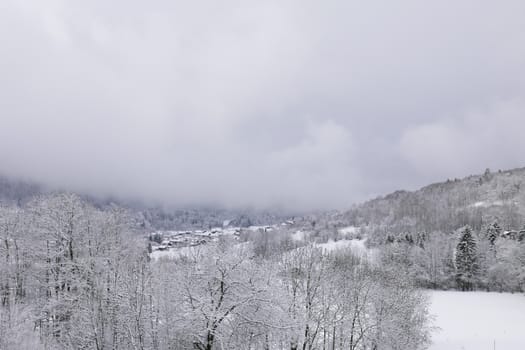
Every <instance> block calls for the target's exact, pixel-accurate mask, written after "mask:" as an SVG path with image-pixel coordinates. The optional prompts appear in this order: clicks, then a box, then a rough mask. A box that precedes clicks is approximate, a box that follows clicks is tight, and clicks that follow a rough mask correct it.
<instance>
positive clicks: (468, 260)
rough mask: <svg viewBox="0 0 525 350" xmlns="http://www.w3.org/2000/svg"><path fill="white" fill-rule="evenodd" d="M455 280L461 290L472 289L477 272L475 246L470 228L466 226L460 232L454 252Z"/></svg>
mask: <svg viewBox="0 0 525 350" xmlns="http://www.w3.org/2000/svg"><path fill="white" fill-rule="evenodd" d="M454 262H455V266H456V281H457V283H458V286H459V287H460V288H461V290H463V291H465V290H467V291H468V290H472V289H473V286H474V281H475V278H476V275H477V272H478V261H477V246H476V240H475V239H474V236H473V235H472V229H471V228H470V227H469V226H467V227H465V228H464V229H463V231H462V232H461V237H460V239H459V243H458V245H457V246H456V254H455V259H454Z"/></svg>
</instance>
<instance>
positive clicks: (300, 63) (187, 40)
mask: <svg viewBox="0 0 525 350" xmlns="http://www.w3.org/2000/svg"><path fill="white" fill-rule="evenodd" d="M524 11H525V3H524V2H523V1H511V0H503V1H499V2H489V1H481V2H480V1H470V0H462V1H449V0H444V1H443V0H442V1H425V2H418V1H405V0H403V1H396V2H391V1H373V2H367V3H366V4H365V3H362V2H357V1H328V2H318V1H297V0H279V1H274V0H269V1H264V2H255V1H243V2H238V1H220V2H216V1H208V0H202V1H192V2H176V1H164V0H154V1H150V2H148V3H147V5H146V4H145V3H143V2H139V1H122V0H116V1H111V2H108V1H101V0H92V1H89V2H82V3H79V2H74V3H73V2H68V1H60V0H54V1H46V2H41V1H24V2H20V1H14V0H4V1H2V2H1V4H0V43H1V45H0V76H1V77H2V78H1V79H0V173H2V174H5V175H7V176H10V177H15V178H23V179H29V180H36V181H38V182H42V183H45V184H48V185H51V186H59V187H66V188H70V189H72V190H76V191H84V192H89V193H96V194H103V195H107V194H111V195H115V196H124V197H133V198H145V199H146V200H151V201H158V202H163V203H167V204H172V205H180V206H185V205H224V206H231V207H241V206H250V207H258V208H267V207H276V206H279V207H284V208H294V209H305V210H306V209H320V208H323V209H330V208H344V207H349V206H350V204H351V203H354V202H357V201H361V200H364V199H368V198H371V197H373V196H375V195H377V194H381V193H387V192H389V191H393V190H396V189H399V188H406V189H415V188H418V187H420V186H422V185H424V184H427V183H431V182H434V181H438V180H442V179H446V178H449V177H450V178H453V177H462V176H465V175H468V174H471V173H481V172H483V170H484V169H485V168H487V167H490V168H491V169H493V170H497V169H500V168H501V169H505V168H514V167H518V166H523V165H524V164H525V154H524V153H523V152H521V151H522V150H523V149H524V148H525V138H524V137H523V136H522V130H524V129H525V46H524V45H523V42H525V22H524V21H523V13H525V12H524Z"/></svg>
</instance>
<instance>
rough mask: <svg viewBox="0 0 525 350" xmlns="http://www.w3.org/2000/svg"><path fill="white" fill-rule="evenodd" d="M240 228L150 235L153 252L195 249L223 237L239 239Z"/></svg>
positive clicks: (167, 232) (161, 232) (160, 232)
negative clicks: (172, 249)
mask: <svg viewBox="0 0 525 350" xmlns="http://www.w3.org/2000/svg"><path fill="white" fill-rule="evenodd" d="M240 233H241V229H240V228H232V229H222V228H214V229H211V230H196V231H157V232H153V233H151V234H150V235H149V240H150V243H151V248H152V251H164V250H169V249H171V248H182V247H195V246H198V245H201V244H206V243H208V242H213V241H216V240H218V237H219V236H221V235H231V236H233V237H236V238H237V239H238V237H239V235H240Z"/></svg>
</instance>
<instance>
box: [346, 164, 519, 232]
mask: <svg viewBox="0 0 525 350" xmlns="http://www.w3.org/2000/svg"><path fill="white" fill-rule="evenodd" d="M340 219H341V220H343V221H346V222H348V223H350V224H351V225H355V226H369V227H375V228H376V230H381V228H383V229H384V230H388V231H389V232H390V233H393V234H400V233H405V232H417V231H425V232H432V231H443V232H451V231H453V230H456V229H457V228H459V227H462V226H464V225H470V226H472V227H473V228H474V229H475V230H480V229H481V228H482V227H483V226H484V225H486V224H488V223H491V222H494V221H498V222H499V224H500V225H501V226H502V227H503V228H505V229H519V228H522V227H523V224H524V223H525V168H519V169H513V170H507V171H498V172H495V173H492V172H490V171H489V170H488V169H487V171H486V172H485V173H484V174H483V175H471V176H468V177H466V178H464V179H461V180H459V179H455V180H447V181H446V182H441V183H435V184H431V185H429V186H426V187H423V188H421V189H419V190H417V191H413V192H409V191H397V192H394V193H391V194H389V195H386V196H384V197H379V198H376V199H373V200H370V201H368V202H365V203H363V204H361V205H357V206H354V207H353V208H352V209H350V210H348V211H346V212H344V213H342V214H341V216H340Z"/></svg>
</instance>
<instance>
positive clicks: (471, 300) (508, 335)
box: [429, 291, 525, 350]
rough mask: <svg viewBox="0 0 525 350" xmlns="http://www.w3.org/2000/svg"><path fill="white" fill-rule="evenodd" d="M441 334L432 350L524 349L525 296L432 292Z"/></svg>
mask: <svg viewBox="0 0 525 350" xmlns="http://www.w3.org/2000/svg"><path fill="white" fill-rule="evenodd" d="M431 302H432V304H431V313H432V314H433V315H434V316H435V325H436V326H437V327H439V328H440V329H439V330H435V331H434V332H433V338H432V340H433V344H432V345H431V346H430V348H429V350H494V349H496V350H523V349H525V295H523V294H510V293H487V292H455V291H439V292H431Z"/></svg>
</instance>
